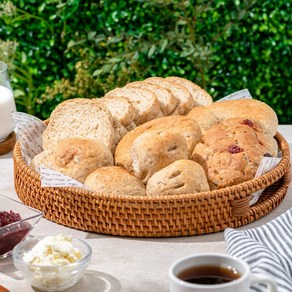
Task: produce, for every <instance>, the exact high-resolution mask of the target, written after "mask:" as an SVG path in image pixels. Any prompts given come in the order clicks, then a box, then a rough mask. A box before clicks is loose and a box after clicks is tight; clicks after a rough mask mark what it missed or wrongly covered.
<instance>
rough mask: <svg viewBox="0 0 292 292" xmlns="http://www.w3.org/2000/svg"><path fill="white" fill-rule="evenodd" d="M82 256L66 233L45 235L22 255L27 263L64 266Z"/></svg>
mask: <svg viewBox="0 0 292 292" xmlns="http://www.w3.org/2000/svg"><path fill="white" fill-rule="evenodd" d="M81 258H82V252H81V251H80V250H79V249H78V248H76V247H74V246H73V243H72V237H71V236H66V235H62V234H59V235H56V236H46V237H44V238H43V239H42V240H41V241H39V242H38V243H37V244H36V245H35V246H34V247H33V248H32V249H31V250H30V251H28V252H27V253H25V254H24V255H23V261H25V262H26V263H29V264H36V265H46V266H47V265H48V266H65V265H68V264H71V263H75V262H76V261H78V260H80V259H81Z"/></svg>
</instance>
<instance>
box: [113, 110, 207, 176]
mask: <svg viewBox="0 0 292 292" xmlns="http://www.w3.org/2000/svg"><path fill="white" fill-rule="evenodd" d="M153 130H162V131H163V130H168V131H172V132H174V133H179V134H181V135H182V136H183V137H184V138H185V139H186V142H187V146H188V155H189V157H191V155H192V153H193V150H194V148H195V146H196V145H197V143H198V142H199V141H200V140H201V137H202V133H201V129H200V127H199V125H198V124H197V123H196V122H195V121H194V120H192V119H190V118H187V117H185V116H167V117H163V118H159V119H155V120H152V121H150V122H148V123H145V124H143V125H141V126H139V127H137V128H135V129H134V130H132V131H131V132H129V133H127V134H126V135H125V136H124V137H123V138H122V139H121V141H120V142H119V144H118V145H117V148H116V151H115V164H116V165H119V166H122V167H124V168H125V169H127V170H128V171H129V172H133V166H132V159H131V155H130V151H131V147H132V144H133V141H134V140H135V139H136V138H137V137H138V136H139V135H141V134H142V133H144V132H147V131H153Z"/></svg>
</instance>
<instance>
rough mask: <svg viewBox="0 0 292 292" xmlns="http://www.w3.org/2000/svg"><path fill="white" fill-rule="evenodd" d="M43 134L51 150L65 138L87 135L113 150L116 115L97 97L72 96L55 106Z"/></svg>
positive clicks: (44, 143)
mask: <svg viewBox="0 0 292 292" xmlns="http://www.w3.org/2000/svg"><path fill="white" fill-rule="evenodd" d="M42 138H43V149H44V150H50V151H51V150H52V149H53V148H54V147H55V146H56V144H58V142H59V141H61V140H64V139H66V138H85V139H92V140H96V141H98V142H100V143H102V144H104V145H105V146H107V147H108V148H109V149H110V150H111V151H114V146H115V144H114V141H115V129H114V127H113V118H112V115H111V113H110V111H109V110H108V108H107V107H106V106H105V105H104V104H101V103H100V102H99V101H98V99H86V98H74V99H70V100H67V101H64V102H62V103H60V104H59V105H58V106H57V107H56V108H55V109H54V110H53V112H52V114H51V116H50V121H49V124H48V126H47V128H46V129H45V131H44V132H43V135H42Z"/></svg>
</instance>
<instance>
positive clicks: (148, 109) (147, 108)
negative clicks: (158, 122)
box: [105, 87, 160, 125]
mask: <svg viewBox="0 0 292 292" xmlns="http://www.w3.org/2000/svg"><path fill="white" fill-rule="evenodd" d="M117 96H118V97H125V98H127V99H128V100H129V101H130V102H131V103H132V104H133V106H134V107H135V108H136V109H137V115H136V117H135V119H134V122H135V124H136V125H141V124H143V123H145V122H148V121H151V120H152V119H154V118H156V117H157V115H158V114H159V112H160V105H159V102H158V100H157V98H156V95H155V94H154V93H153V92H151V91H150V90H147V89H144V88H130V87H122V88H119V87H118V88H115V89H113V90H111V91H109V92H108V93H107V94H106V95H105V97H106V98H112V97H117Z"/></svg>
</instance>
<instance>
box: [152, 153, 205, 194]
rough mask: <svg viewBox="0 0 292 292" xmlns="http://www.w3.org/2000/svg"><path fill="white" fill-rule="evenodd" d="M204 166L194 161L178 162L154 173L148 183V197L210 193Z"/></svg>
mask: <svg viewBox="0 0 292 292" xmlns="http://www.w3.org/2000/svg"><path fill="white" fill-rule="evenodd" d="M209 190H210V188H209V184H208V181H207V177H206V174H205V171H204V169H203V168H202V166H201V165H200V164H198V163H196V162H194V161H192V160H186V159H181V160H176V161H174V162H173V163H171V164H170V165H168V166H166V167H164V168H162V169H161V170H159V171H157V172H156V173H154V174H153V175H152V176H151V177H150V179H149V180H148V182H147V185H146V195H147V196H161V195H181V194H191V193H193V194H194V193H200V192H205V191H209Z"/></svg>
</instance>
